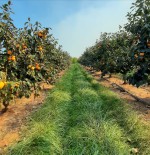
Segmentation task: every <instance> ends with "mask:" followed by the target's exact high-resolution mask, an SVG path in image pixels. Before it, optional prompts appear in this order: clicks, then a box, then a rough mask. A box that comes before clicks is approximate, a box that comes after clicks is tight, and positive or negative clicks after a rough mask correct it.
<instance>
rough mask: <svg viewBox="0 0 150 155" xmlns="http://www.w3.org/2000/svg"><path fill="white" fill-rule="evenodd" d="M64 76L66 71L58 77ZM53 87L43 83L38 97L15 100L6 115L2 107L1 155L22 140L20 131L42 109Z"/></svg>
mask: <svg viewBox="0 0 150 155" xmlns="http://www.w3.org/2000/svg"><path fill="white" fill-rule="evenodd" d="M63 74H64V71H62V72H60V73H59V74H58V77H59V78H60V77H61V76H62V75H63ZM53 87H54V85H50V84H47V83H42V84H41V88H42V90H41V92H40V94H39V96H38V97H36V98H34V94H31V96H30V98H25V97H23V98H21V99H14V100H13V101H12V102H11V103H10V105H9V107H8V110H7V112H6V113H2V112H1V111H2V109H3V107H2V106H1V107H0V154H2V152H4V151H5V149H6V148H7V147H9V146H10V145H11V144H13V143H15V142H18V141H19V140H20V131H21V130H22V128H24V126H26V122H27V119H28V117H29V116H30V114H31V113H33V112H35V111H37V110H38V109H39V108H40V107H41V105H42V104H43V103H44V100H45V98H46V96H47V93H48V91H49V90H50V89H52V88H53Z"/></svg>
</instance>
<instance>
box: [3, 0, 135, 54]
mask: <svg viewBox="0 0 150 155" xmlns="http://www.w3.org/2000/svg"><path fill="white" fill-rule="evenodd" d="M11 1H12V10H13V12H14V14H13V15H12V19H13V20H14V24H15V26H16V27H18V28H21V27H23V26H24V23H25V22H26V21H27V19H28V17H30V18H31V22H33V23H34V22H36V21H39V22H40V23H41V24H42V25H43V26H44V27H51V28H52V30H51V33H52V34H53V36H54V37H55V38H56V39H58V42H59V44H60V45H62V46H63V50H64V51H67V52H68V53H70V55H71V56H72V57H80V56H81V54H82V53H83V52H84V51H85V49H86V48H87V47H90V46H92V45H94V44H95V42H96V40H97V39H99V37H100V33H101V32H117V31H118V30H119V25H121V26H123V25H124V24H125V23H127V18H126V15H127V12H129V11H130V7H131V4H132V3H133V2H134V0H11ZM6 2H7V0H0V5H1V4H4V3H6Z"/></svg>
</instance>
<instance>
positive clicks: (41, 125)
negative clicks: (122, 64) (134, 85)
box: [0, 65, 150, 155]
mask: <svg viewBox="0 0 150 155" xmlns="http://www.w3.org/2000/svg"><path fill="white" fill-rule="evenodd" d="M63 74H64V73H61V74H60V77H61V76H62V75H63ZM99 74H100V73H98V72H96V73H93V76H94V77H95V78H96V79H97V80H98V81H99ZM113 78H115V77H113ZM113 78H112V79H113ZM119 80H120V79H118V81H119ZM99 82H100V84H98V83H97V82H96V80H94V79H93V78H92V77H91V76H90V75H89V74H87V73H86V72H85V71H84V70H83V69H82V68H81V67H80V66H79V65H73V66H72V67H71V68H70V69H69V71H67V73H66V75H65V76H64V77H63V78H62V79H61V80H60V82H58V83H57V84H56V86H55V87H54V86H52V85H45V84H44V89H43V91H42V92H41V94H40V96H39V97H38V98H36V99H34V96H33V95H32V96H31V97H30V98H29V99H25V98H23V99H17V100H16V102H15V103H13V104H12V105H10V107H9V110H8V111H7V112H6V113H4V114H1V115H0V133H1V134H0V154H1V155H5V154H9V155H27V154H30V155H42V154H43V155H50V154H58V155H62V154H63V155H79V154H81V155H85V154H89V155H90V154H91V155H92V154H95V155H99V154H100V155H108V154H109V155H129V154H139V155H149V151H150V147H149V144H150V137H149V128H150V121H149V118H150V117H149V107H148V106H145V105H143V104H141V103H138V102H136V101H135V100H134V99H133V98H132V97H130V96H129V95H127V94H125V93H122V92H120V91H118V90H116V89H114V88H113V87H111V84H110V83H109V82H108V81H105V80H101V81H99ZM112 82H114V81H112ZM115 82H117V79H116V78H115ZM118 84H120V85H121V81H120V83H118ZM102 85H103V86H102ZM53 87H54V89H52V90H51V91H50V93H47V92H48V91H49V90H50V89H51V88H53ZM105 87H109V89H110V90H112V91H113V92H115V93H113V92H112V91H110V90H109V89H108V88H105ZM126 87H127V85H126ZM140 89H141V88H140ZM130 90H131V89H130ZM133 90H134V89H133ZM140 91H141V90H140ZM144 91H145V89H144ZM146 91H149V90H147V89H146ZM134 93H135V91H134ZM142 93H143V92H142ZM139 95H141V93H140V94H139ZM147 95H149V93H148V94H147ZM142 96H143V95H142ZM118 97H119V98H118ZM45 98H47V99H46V100H45ZM144 98H149V96H148V97H147V96H146V94H145V96H144ZM42 103H44V104H42ZM133 109H134V110H133ZM137 112H138V113H137ZM139 116H140V118H141V119H139ZM141 120H142V121H141ZM6 152H7V153H6ZM143 153H144V154H143Z"/></svg>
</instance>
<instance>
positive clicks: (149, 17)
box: [125, 0, 150, 86]
mask: <svg viewBox="0 0 150 155" xmlns="http://www.w3.org/2000/svg"><path fill="white" fill-rule="evenodd" d="M131 9H132V10H131V12H129V13H128V14H127V17H128V23H127V24H126V26H125V28H126V30H127V31H128V32H130V33H132V34H134V35H135V36H136V37H135V39H134V44H133V47H132V49H131V53H132V60H133V61H132V62H133V63H134V64H135V69H134V71H133V72H132V73H131V74H130V76H129V78H128V79H129V82H130V83H131V84H133V85H137V86H139V85H141V84H144V83H149V84H150V1H149V0H136V2H135V3H133V4H132V7H131Z"/></svg>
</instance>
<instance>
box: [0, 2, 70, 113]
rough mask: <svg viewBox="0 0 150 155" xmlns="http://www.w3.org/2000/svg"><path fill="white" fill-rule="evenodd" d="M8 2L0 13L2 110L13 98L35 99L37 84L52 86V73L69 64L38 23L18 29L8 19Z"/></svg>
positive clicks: (54, 74) (0, 88) (66, 55)
mask: <svg viewBox="0 0 150 155" xmlns="http://www.w3.org/2000/svg"><path fill="white" fill-rule="evenodd" d="M11 14H12V11H11V2H10V1H9V2H8V3H7V4H4V5H2V6H1V12H0V72H1V74H2V73H3V75H5V76H2V77H1V79H0V99H1V103H3V105H4V106H5V110H6V109H7V106H8V105H9V103H10V101H11V100H12V99H13V98H14V97H20V98H21V97H23V96H25V97H29V96H30V95H31V93H32V92H34V94H35V96H37V95H38V92H39V90H40V84H39V83H40V82H47V83H52V82H54V80H55V78H56V74H57V73H59V72H60V71H61V70H64V69H65V68H66V67H67V66H69V64H70V56H69V54H68V53H67V52H64V51H63V50H62V48H61V46H58V42H57V41H56V39H55V38H54V37H53V35H52V34H51V33H50V30H51V29H50V28H44V27H42V25H41V24H40V23H39V22H36V23H35V24H32V23H31V22H30V18H29V19H28V21H27V22H26V23H25V25H24V27H23V28H21V29H18V28H16V27H15V25H14V24H13V20H12V19H11Z"/></svg>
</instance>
